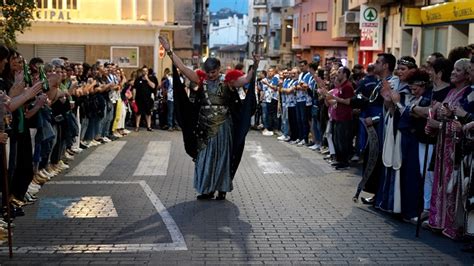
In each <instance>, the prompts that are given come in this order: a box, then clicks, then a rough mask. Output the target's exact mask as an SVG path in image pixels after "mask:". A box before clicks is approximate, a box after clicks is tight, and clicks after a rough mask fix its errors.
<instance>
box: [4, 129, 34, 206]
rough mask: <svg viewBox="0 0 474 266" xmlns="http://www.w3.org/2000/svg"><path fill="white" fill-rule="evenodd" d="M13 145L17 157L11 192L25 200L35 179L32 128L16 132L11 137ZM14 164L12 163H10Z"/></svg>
mask: <svg viewBox="0 0 474 266" xmlns="http://www.w3.org/2000/svg"><path fill="white" fill-rule="evenodd" d="M10 142H11V144H12V145H15V146H16V156H15V157H16V158H15V163H14V165H15V166H14V170H13V172H12V180H11V186H10V187H11V194H13V195H14V196H15V198H17V199H19V200H23V198H24V197H25V193H26V191H27V190H28V186H29V185H30V183H31V180H33V174H34V172H33V154H32V153H33V148H32V147H31V137H30V130H29V129H28V128H25V131H24V132H23V133H18V134H15V136H12V138H11V139H10ZM10 166H12V164H10Z"/></svg>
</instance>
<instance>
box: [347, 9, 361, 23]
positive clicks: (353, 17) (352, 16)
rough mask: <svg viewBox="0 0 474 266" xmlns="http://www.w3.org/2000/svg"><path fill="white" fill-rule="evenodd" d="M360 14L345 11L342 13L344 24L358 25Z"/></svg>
mask: <svg viewBox="0 0 474 266" xmlns="http://www.w3.org/2000/svg"><path fill="white" fill-rule="evenodd" d="M359 21H360V12H357V11H346V12H345V13H344V23H359Z"/></svg>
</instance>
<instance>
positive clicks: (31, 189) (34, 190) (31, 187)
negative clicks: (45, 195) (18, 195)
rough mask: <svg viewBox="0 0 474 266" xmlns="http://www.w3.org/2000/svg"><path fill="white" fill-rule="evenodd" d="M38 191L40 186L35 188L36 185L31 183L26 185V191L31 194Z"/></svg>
mask: <svg viewBox="0 0 474 266" xmlns="http://www.w3.org/2000/svg"><path fill="white" fill-rule="evenodd" d="M39 191H40V188H36V187H33V186H31V184H30V185H29V186H28V192H30V193H31V194H33V195H34V194H36V193H38V192H39Z"/></svg>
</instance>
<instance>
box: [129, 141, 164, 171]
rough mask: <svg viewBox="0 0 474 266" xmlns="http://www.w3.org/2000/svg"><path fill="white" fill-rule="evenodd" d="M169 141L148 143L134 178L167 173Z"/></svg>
mask: <svg viewBox="0 0 474 266" xmlns="http://www.w3.org/2000/svg"><path fill="white" fill-rule="evenodd" d="M170 154H171V141H150V143H148V147H147V148H146V151H145V154H143V157H142V159H141V160H140V163H139V164H138V167H137V169H136V170H135V173H133V175H134V176H158V175H164V176H165V175H166V174H167V173H168V162H169V160H170Z"/></svg>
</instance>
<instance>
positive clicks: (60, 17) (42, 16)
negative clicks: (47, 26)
mask: <svg viewBox="0 0 474 266" xmlns="http://www.w3.org/2000/svg"><path fill="white" fill-rule="evenodd" d="M34 14H35V19H37V20H48V21H67V20H71V19H72V18H73V17H77V11H76V10H60V9H39V10H36V12H35V13H34Z"/></svg>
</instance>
